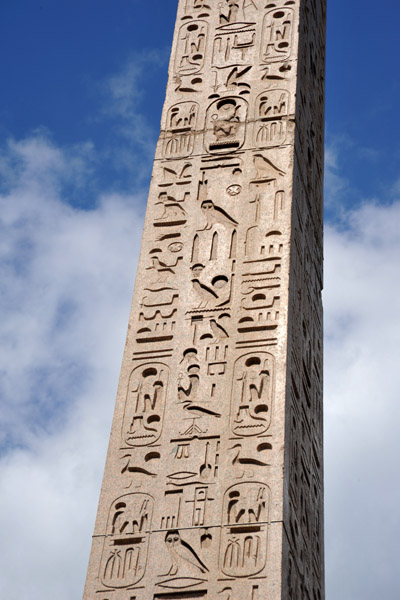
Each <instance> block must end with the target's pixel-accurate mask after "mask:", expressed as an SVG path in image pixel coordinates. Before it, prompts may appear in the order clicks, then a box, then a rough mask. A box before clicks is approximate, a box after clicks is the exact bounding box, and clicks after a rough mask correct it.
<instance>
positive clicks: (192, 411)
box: [84, 0, 326, 600]
mask: <svg viewBox="0 0 400 600" xmlns="http://www.w3.org/2000/svg"><path fill="white" fill-rule="evenodd" d="M325 4H326V0H274V1H273V2H267V1H266V0H264V1H263V0H179V2H178V14H177V22H176V29H175V36H174V42H173V48H172V60H171V63H170V73H169V80H168V86H167V93H166V103H165V107H164V110H163V116H162V130H161V134H160V140H159V143H158V146H157V151H156V158H155V161H154V170H153V177H152V182H151V187H150V192H149V202H148V211H147V216H146V221H145V226H144V233H143V241H142V254H141V259H140V264H139V268H138V275H137V281H136V287H135V294H134V299H133V306H132V313H131V317H130V323H129V333H128V338H127V344H126V348H125V354H124V359H123V365H122V371H121V378H120V384H119V389H118V396H117V403H116V409H115V415H114V422H113V427H112V432H111V440H110V447H109V452H108V457H107V464H106V469H105V475H104V482H103V488H102V493H101V497H100V503H99V510H98V516H97V521H96V526H95V535H94V538H93V547H92V554H91V557H90V563H89V569H88V576H87V582H86V587H85V592H84V600H94V599H95V598H96V599H98V600H110V598H113V599H114V600H161V599H163V600H174V599H177V598H179V599H180V600H194V599H198V598H200V599H204V600H207V599H209V600H211V599H212V600H217V599H218V600H262V599H264V598H268V600H289V599H291V600H306V599H310V600H323V598H324V556H323V483H322V482H323V478H322V458H323V457H322V308H321V288H322V177H323V163H322V157H323V117H324V46H325V8H326V7H325Z"/></svg>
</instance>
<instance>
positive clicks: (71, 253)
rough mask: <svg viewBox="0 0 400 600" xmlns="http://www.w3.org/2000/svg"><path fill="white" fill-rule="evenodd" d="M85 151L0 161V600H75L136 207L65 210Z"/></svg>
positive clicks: (126, 199)
mask: <svg viewBox="0 0 400 600" xmlns="http://www.w3.org/2000/svg"><path fill="white" fill-rule="evenodd" d="M92 151H93V149H92V148H90V147H88V146H87V145H83V146H81V147H78V146H77V147H75V148H74V149H63V148H60V147H56V146H55V145H54V144H52V143H51V142H50V141H49V140H48V139H46V137H45V136H43V135H38V136H34V137H30V138H28V139H25V140H21V141H15V140H13V141H10V142H9V143H8V144H7V145H6V146H5V147H4V148H3V149H2V154H1V169H2V172H3V173H6V175H7V177H6V182H7V183H6V184H4V185H3V190H2V193H1V194H0V261H1V265H2V270H1V279H0V304H1V314H2V320H1V322H0V364H1V365H2V366H1V383H0V394H1V429H0V431H1V433H0V450H1V455H2V458H1V459H0V486H1V489H2V493H1V497H0V529H1V531H2V537H3V539H5V540H7V552H3V553H2V565H3V566H2V570H1V575H0V589H1V596H2V597H4V598H7V599H8V600H14V599H15V600H16V599H17V598H27V597H28V595H29V597H30V598H32V600H39V598H40V599H41V600H44V599H47V598H48V599H49V600H50V598H54V597H55V596H57V598H59V599H60V600H70V599H71V598H79V597H80V596H81V593H82V588H83V578H84V572H85V566H86V563H87V559H88V552H89V546H90V536H91V530H92V527H93V522H94V516H95V515H94V507H95V506H96V504H97V496H98V491H99V486H100V477H101V470H102V463H103V459H104V456H105V451H106V444H105V440H107V438H108V435H109V427H110V419H111V413H112V409H113V404H114V398H115V389H116V382H117V379H118V371H119V367H120V359H121V355H122V349H123V340H124V337H125V331H126V322H127V318H128V312H129V299H130V295H131V288H132V282H133V278H134V272H135V263H136V257H137V253H138V249H139V245H140V237H141V223H142V218H143V201H144V193H143V191H140V190H138V191H137V193H136V194H135V195H134V196H133V195H121V194H117V193H112V192H109V193H106V194H104V195H100V196H99V197H98V198H97V201H96V203H95V206H94V207H93V208H92V209H89V210H88V209H83V208H77V207H74V206H71V203H70V202H69V196H68V194H66V193H65V192H66V188H65V182H68V185H69V186H70V185H75V186H81V185H82V178H86V175H87V173H88V172H90V169H91V162H92ZM68 189H69V188H68ZM100 340H101V342H100ZM99 457H101V459H100V460H99ZM27 499H29V501H27ZM11 515H14V517H11V518H10V516H11ZM16 515H18V517H17V516H16ZM56 532H57V533H56ZM21 565H24V567H23V572H24V573H23V577H21ZM65 565H68V568H66V567H65ZM28 588H29V592H28Z"/></svg>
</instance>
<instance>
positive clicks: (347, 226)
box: [0, 0, 400, 600]
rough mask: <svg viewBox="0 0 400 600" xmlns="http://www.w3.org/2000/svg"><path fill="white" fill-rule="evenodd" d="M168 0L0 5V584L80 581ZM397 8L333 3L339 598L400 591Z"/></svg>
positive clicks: (331, 452)
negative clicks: (399, 543)
mask: <svg viewBox="0 0 400 600" xmlns="http://www.w3.org/2000/svg"><path fill="white" fill-rule="evenodd" d="M175 8H176V1H175V0H146V2H143V1H141V0H113V2H110V1H109V0H96V1H95V0H80V1H79V2H78V1H77V0H2V1H1V3H0V55H1V56H2V57H3V60H2V61H1V64H0V92H1V93H0V259H1V278H0V303H1V308H0V310H1V315H2V318H1V320H0V357H1V360H0V374H1V378H0V402H1V406H0V413H1V414H0V419H1V424H0V532H1V540H2V541H1V544H0V547H1V550H0V564H1V568H0V597H1V598H4V600H54V599H55V598H57V600H78V599H79V598H81V595H82V590H83V584H84V577H85V571H86V567H87V561H88V556H89V550H90V543H91V540H90V537H91V534H92V530H93V525H94V519H95V511H96V506H97V500H98V494H99V489H100V483H101V477H102V471H103V466H104V460H105V453H106V450H107V441H108V435H109V429H110V424H111V417H112V411H113V407H114V400H115V393H116V387H117V381H118V375H119V369H120V363H121V358H122V350H123V345H124V339H125V335H126V327H127V320H128V313H129V308H130V300H131V293H132V289H133V281H134V275H135V269H136V260H137V256H138V250H139V246H140V237H141V228H142V222H143V215H144V207H145V202H146V196H147V187H148V181H149V177H150V172H151V162H152V156H153V152H154V145H155V141H156V138H157V134H158V127H159V118H160V112H161V106H162V102H163V99H164V89H165V83H166V70H167V62H168V57H169V47H170V43H171V37H172V31H173V24H174V19H175ZM399 17H400V7H399V6H398V3H397V2H396V1H395V0H382V2H380V4H379V11H378V9H377V8H376V5H375V3H373V2H372V0H364V1H362V0H352V2H351V3H349V2H348V0H331V2H330V10H329V23H328V60H327V112H326V233H325V257H326V262H325V292H324V302H325V384H326V387H325V407H326V408H325V440H326V450H325V452H326V462H325V467H326V476H325V485H326V560H327V564H326V570H327V599H328V600H358V599H360V600H376V599H377V598H384V599H385V600H386V599H387V600H391V599H397V598H399V597H400V578H399V577H398V570H399V567H398V563H399V550H398V539H399V536H400V517H399V513H400V511H399V506H400V472H399V471H400V470H399V465H398V462H399V459H398V457H399V455H400V436H399V430H400V400H399V398H400V367H399V348H400V303H399V294H400V267H399V257H400V232H399V231H400V169H399V162H400V145H399V134H400V127H399V123H398V114H397V113H398V106H399V103H400V71H399V68H398V55H399V49H398V23H399ZM5 58H7V60H5ZM299 600H300V599H299Z"/></svg>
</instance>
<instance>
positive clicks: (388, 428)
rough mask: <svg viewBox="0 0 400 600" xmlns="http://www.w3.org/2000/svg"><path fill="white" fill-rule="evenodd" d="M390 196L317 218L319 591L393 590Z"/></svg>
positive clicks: (352, 594) (394, 384) (367, 599)
mask: <svg viewBox="0 0 400 600" xmlns="http://www.w3.org/2000/svg"><path fill="white" fill-rule="evenodd" d="M399 222H400V202H394V203H393V204H391V205H389V206H382V205H379V204H377V203H373V202H369V203H366V204H364V205H363V206H361V207H360V208H359V209H357V210H356V211H354V212H351V213H349V214H347V218H346V219H345V222H344V224H345V225H346V229H341V230H339V229H337V228H335V227H332V226H328V227H327V231H326V247H325V257H326V261H325V272H326V279H325V297H324V304H325V336H326V344H325V377H326V394H325V415H326V417H325V423H326V436H325V442H326V443H325V452H326V454H325V457H326V462H325V469H326V471H325V473H326V523H327V531H326V533H327V539H326V541H327V544H326V554H327V580H328V598H329V599H332V600H335V599H336V598H337V599H338V600H339V599H340V600H354V599H356V598H363V600H376V598H379V597H381V598H395V597H398V595H399V592H400V583H399V581H398V578H397V562H398V536H399V532H400V516H399V511H398V506H399V504H400V484H399V469H398V464H397V463H398V458H397V457H398V456H399V455H400V436H399V423H400V403H399V391H400V369H399V367H398V356H399V347H400V305H399V300H398V299H399V295H400V264H399V256H400V232H399V227H398V224H399Z"/></svg>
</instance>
